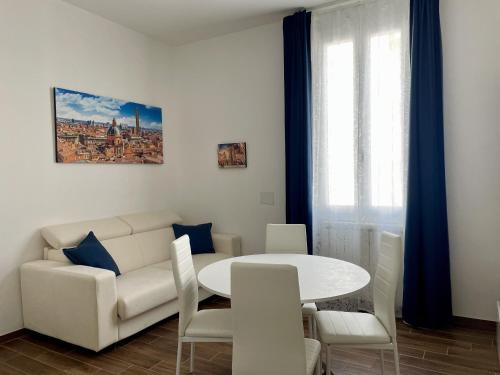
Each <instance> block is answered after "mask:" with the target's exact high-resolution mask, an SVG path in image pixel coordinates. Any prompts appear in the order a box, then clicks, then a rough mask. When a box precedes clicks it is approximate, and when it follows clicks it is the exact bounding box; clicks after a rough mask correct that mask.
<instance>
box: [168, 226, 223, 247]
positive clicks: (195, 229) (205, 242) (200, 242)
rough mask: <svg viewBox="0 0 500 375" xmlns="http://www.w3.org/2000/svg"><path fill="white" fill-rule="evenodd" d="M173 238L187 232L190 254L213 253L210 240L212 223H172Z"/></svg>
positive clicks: (212, 244) (212, 245)
mask: <svg viewBox="0 0 500 375" xmlns="http://www.w3.org/2000/svg"><path fill="white" fill-rule="evenodd" d="M172 228H173V229H174V234H175V238H179V237H182V236H184V235H185V234H187V235H188V236H189V243H190V245H191V253H192V254H206V253H215V250H214V243H213V242H212V232H211V231H212V223H206V224H200V225H180V224H173V225H172Z"/></svg>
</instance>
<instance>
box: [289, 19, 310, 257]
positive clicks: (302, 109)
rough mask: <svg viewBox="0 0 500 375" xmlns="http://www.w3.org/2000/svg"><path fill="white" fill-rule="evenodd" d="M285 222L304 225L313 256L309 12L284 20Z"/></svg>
mask: <svg viewBox="0 0 500 375" xmlns="http://www.w3.org/2000/svg"><path fill="white" fill-rule="evenodd" d="M283 47H284V70H285V153H286V221H287V223H289V224H306V229H307V245H308V252H309V254H311V253H312V231H311V226H312V126H311V13H310V12H305V11H302V12H298V13H296V14H294V15H292V16H288V17H285V18H284V19H283Z"/></svg>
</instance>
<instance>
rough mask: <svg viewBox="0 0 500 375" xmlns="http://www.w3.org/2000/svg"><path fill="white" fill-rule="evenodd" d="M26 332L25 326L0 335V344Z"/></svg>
mask: <svg viewBox="0 0 500 375" xmlns="http://www.w3.org/2000/svg"><path fill="white" fill-rule="evenodd" d="M27 333H28V330H27V329H26V328H21V329H18V330H17V331H14V332H11V333H7V334H6V335H3V336H0V344H2V343H4V342H7V341H10V340H14V339H17V338H19V337H22V336H24V335H26V334H27Z"/></svg>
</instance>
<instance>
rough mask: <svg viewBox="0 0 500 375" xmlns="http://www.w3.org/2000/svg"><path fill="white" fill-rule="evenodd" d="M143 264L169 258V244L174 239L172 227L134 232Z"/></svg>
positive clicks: (146, 264) (147, 264)
mask: <svg viewBox="0 0 500 375" xmlns="http://www.w3.org/2000/svg"><path fill="white" fill-rule="evenodd" d="M132 237H134V238H135V239H136V241H137V245H138V246H139V249H140V251H141V253H142V258H143V262H144V266H149V265H151V264H155V263H160V262H164V261H166V260H168V259H170V244H171V243H172V241H173V240H175V236H174V231H173V230H172V227H170V228H163V229H157V230H153V231H149V232H143V233H137V234H134V235H133V236H132Z"/></svg>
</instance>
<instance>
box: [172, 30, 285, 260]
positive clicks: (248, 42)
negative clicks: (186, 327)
mask: <svg viewBox="0 0 500 375" xmlns="http://www.w3.org/2000/svg"><path fill="white" fill-rule="evenodd" d="M174 61H175V62H174V71H175V78H176V79H175V92H176V95H179V97H180V103H181V109H180V110H181V113H182V141H181V144H182V145H183V153H182V154H183V156H182V162H181V165H182V171H180V181H181V182H182V189H181V190H182V191H181V196H180V200H181V207H182V208H181V214H182V216H183V217H184V218H186V219H187V220H188V221H192V222H201V221H213V222H214V225H215V229H216V230H217V231H222V232H232V233H239V234H241V235H242V238H243V243H242V246H243V251H244V253H256V252H262V251H263V248H264V238H265V225H266V223H271V222H276V223H279V222H284V220H285V160H284V141H285V138H284V114H283V112H284V99H283V41H282V29H281V23H275V24H270V25H266V26H261V27H257V28H254V29H250V30H246V31H243V32H238V33H233V34H229V35H225V36H222V37H217V38H213V39H209V40H205V41H201V42H197V43H193V44H190V45H187V46H184V47H179V48H177V49H176V51H175V58H174ZM233 141H234V142H238V141H246V142H247V150H248V168H246V169H219V168H218V166H217V144H218V143H225V142H233ZM260 192H274V193H275V205H274V206H268V205H262V204H260Z"/></svg>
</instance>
